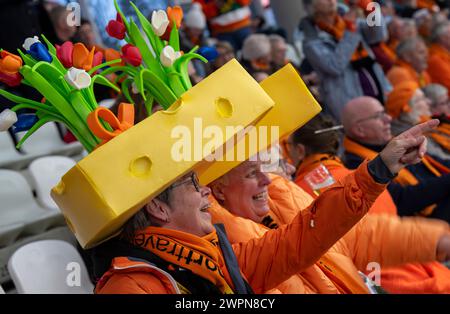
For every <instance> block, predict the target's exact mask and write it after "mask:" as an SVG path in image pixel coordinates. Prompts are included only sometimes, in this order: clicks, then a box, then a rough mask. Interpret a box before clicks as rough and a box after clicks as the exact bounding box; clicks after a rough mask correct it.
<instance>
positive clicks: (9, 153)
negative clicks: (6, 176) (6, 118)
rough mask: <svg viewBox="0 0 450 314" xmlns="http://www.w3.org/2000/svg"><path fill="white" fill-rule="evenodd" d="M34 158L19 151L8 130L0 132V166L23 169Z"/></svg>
mask: <svg viewBox="0 0 450 314" xmlns="http://www.w3.org/2000/svg"><path fill="white" fill-rule="evenodd" d="M32 159H33V156H30V155H28V156H26V155H23V154H21V153H19V152H18V151H17V149H16V148H15V147H14V142H13V140H12V138H11V136H10V135H9V133H8V132H0V167H1V168H10V169H16V170H17V169H22V168H23V167H26V165H27V164H28V163H29V162H30V161H31V160H32Z"/></svg>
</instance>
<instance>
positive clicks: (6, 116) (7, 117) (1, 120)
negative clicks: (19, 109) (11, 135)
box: [0, 109, 17, 132]
mask: <svg viewBox="0 0 450 314" xmlns="http://www.w3.org/2000/svg"><path fill="white" fill-rule="evenodd" d="M16 122H17V115H16V113H15V112H14V111H12V110H9V109H5V110H3V111H2V112H1V113H0V132H4V131H6V130H8V129H9V128H10V127H12V125H13V124H14V123H16Z"/></svg>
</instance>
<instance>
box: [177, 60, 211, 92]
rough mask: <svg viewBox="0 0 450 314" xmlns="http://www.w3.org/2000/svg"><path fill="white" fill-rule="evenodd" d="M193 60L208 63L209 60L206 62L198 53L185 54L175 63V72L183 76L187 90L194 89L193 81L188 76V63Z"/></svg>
mask: <svg viewBox="0 0 450 314" xmlns="http://www.w3.org/2000/svg"><path fill="white" fill-rule="evenodd" d="M192 59H200V60H201V61H203V62H205V63H207V62H208V60H206V59H205V58H204V57H203V56H201V55H199V54H197V53H192V52H189V53H185V54H184V55H182V56H181V57H179V58H178V59H177V60H175V62H174V63H173V67H174V68H175V70H176V71H177V72H178V73H180V74H181V76H182V81H183V85H184V87H185V88H186V90H188V89H190V88H191V87H192V83H191V80H190V78H189V74H188V68H187V67H188V63H189V61H191V60H192Z"/></svg>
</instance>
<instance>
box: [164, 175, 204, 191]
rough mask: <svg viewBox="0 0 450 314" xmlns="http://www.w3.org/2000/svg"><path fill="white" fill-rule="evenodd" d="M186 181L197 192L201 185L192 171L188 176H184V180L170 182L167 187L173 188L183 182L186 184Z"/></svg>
mask: <svg viewBox="0 0 450 314" xmlns="http://www.w3.org/2000/svg"><path fill="white" fill-rule="evenodd" d="M186 183H192V185H193V186H194V188H195V190H196V191H197V192H200V187H201V186H200V181H199V180H198V177H197V174H196V173H195V172H192V174H191V175H190V176H189V177H188V178H186V180H183V181H180V182H176V183H174V184H172V185H171V186H169V187H168V188H167V189H168V190H171V189H174V188H176V187H178V186H181V185H183V184H186Z"/></svg>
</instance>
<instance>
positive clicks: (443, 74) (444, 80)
mask: <svg viewBox="0 0 450 314" xmlns="http://www.w3.org/2000/svg"><path fill="white" fill-rule="evenodd" d="M428 51H429V55H430V57H429V58H428V69H427V71H428V73H429V74H430V76H431V80H432V81H433V83H438V84H441V85H443V86H445V87H446V88H447V89H448V90H450V52H449V51H448V50H447V49H445V48H444V47H442V46H441V45H438V44H432V45H431V47H430V48H429V50H428Z"/></svg>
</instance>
